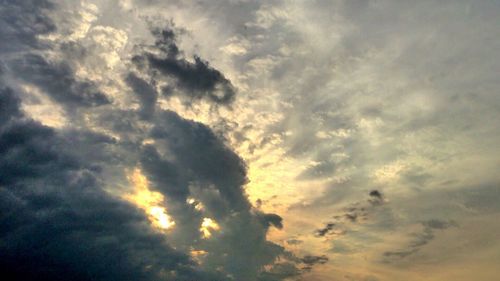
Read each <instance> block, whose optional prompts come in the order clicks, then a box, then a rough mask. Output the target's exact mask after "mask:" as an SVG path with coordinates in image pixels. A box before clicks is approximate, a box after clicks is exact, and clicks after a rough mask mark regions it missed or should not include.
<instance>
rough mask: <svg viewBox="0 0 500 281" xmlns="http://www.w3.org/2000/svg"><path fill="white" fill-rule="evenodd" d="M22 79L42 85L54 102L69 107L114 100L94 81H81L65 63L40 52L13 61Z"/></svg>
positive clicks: (102, 103)
mask: <svg viewBox="0 0 500 281" xmlns="http://www.w3.org/2000/svg"><path fill="white" fill-rule="evenodd" d="M12 68H13V70H14V71H15V73H16V75H18V76H19V77H20V78H21V79H23V80H24V81H26V82H27V83H31V84H34V85H36V86H37V87H39V88H41V89H42V90H43V91H45V92H46V94H47V95H48V96H50V97H51V98H53V99H54V100H55V101H57V102H60V103H62V104H64V105H67V106H69V107H75V106H77V107H78V106H84V107H89V106H99V105H105V104H109V103H110V102H111V101H110V100H109V98H108V97H107V96H106V95H105V94H104V93H102V92H101V91H100V90H99V89H98V87H97V86H96V85H95V84H94V83H93V82H91V81H78V80H77V79H76V77H75V75H74V71H73V70H72V69H71V67H70V66H69V65H68V64H66V63H64V62H51V61H49V60H47V59H46V58H44V57H42V56H41V55H36V54H27V55H25V56H23V57H22V58H21V59H18V60H15V61H14V62H12Z"/></svg>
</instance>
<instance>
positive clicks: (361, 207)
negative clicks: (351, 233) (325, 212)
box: [314, 189, 384, 237]
mask: <svg viewBox="0 0 500 281" xmlns="http://www.w3.org/2000/svg"><path fill="white" fill-rule="evenodd" d="M368 196H369V198H368V200H367V201H357V202H354V203H351V204H350V206H349V207H346V208H344V209H343V211H344V212H343V213H342V214H338V215H334V216H333V217H332V218H333V219H334V221H332V222H328V223H326V224H325V226H324V227H322V228H319V229H317V230H316V231H315V232H314V235H315V236H316V237H327V236H330V235H332V234H341V233H345V229H346V227H347V226H348V225H349V224H357V223H364V222H366V221H367V220H368V217H369V215H370V213H371V212H374V211H375V210H376V209H375V208H377V207H380V206H381V205H382V204H384V196H383V194H382V193H381V192H380V191H378V190H376V189H375V190H372V191H370V192H369V193H368ZM367 202H368V203H369V204H367ZM336 229H338V231H335V230H336Z"/></svg>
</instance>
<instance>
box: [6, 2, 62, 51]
mask: <svg viewBox="0 0 500 281" xmlns="http://www.w3.org/2000/svg"><path fill="white" fill-rule="evenodd" d="M54 6H55V5H54V4H53V3H52V2H51V1H48V0H3V1H2V2H0V38H1V40H2V42H3V43H2V44H1V46H0V53H11V52H19V51H21V50H26V49H31V48H37V49H38V48H41V47H43V44H42V43H41V42H40V41H39V40H38V38H37V36H38V35H43V34H49V33H51V32H54V31H55V30H56V26H55V24H54V22H53V21H52V20H51V19H50V17H49V15H48V13H49V12H50V11H51V10H52V9H53V8H54Z"/></svg>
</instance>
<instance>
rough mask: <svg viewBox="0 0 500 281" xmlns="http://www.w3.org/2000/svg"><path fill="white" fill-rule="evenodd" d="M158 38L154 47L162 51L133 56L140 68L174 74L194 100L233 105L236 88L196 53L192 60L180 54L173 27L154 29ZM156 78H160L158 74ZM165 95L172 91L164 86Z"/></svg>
mask: <svg viewBox="0 0 500 281" xmlns="http://www.w3.org/2000/svg"><path fill="white" fill-rule="evenodd" d="M152 32H153V35H155V37H156V42H155V46H156V47H157V49H159V50H160V51H161V52H162V54H161V55H157V54H154V53H151V52H145V53H144V54H140V55H138V56H136V57H134V59H133V61H134V62H135V64H136V65H137V66H138V67H139V68H148V69H149V71H152V72H153V75H155V74H156V73H158V74H161V75H164V76H167V77H172V78H174V79H175V83H176V86H177V87H178V88H179V90H180V91H174V93H176V92H179V93H181V94H183V95H185V96H186V97H187V98H189V99H191V100H200V99H208V100H209V101H212V102H214V103H216V104H224V105H228V104H230V103H231V102H232V101H233V100H234V97H235V94H236V92H235V89H234V87H233V85H232V84H231V82H230V81H229V80H228V79H227V78H226V77H225V76H224V75H223V74H222V73H221V72H220V71H218V70H216V69H214V68H212V67H211V66H209V65H208V62H206V61H203V60H202V59H201V58H200V57H198V56H195V57H194V62H190V61H188V60H186V59H185V58H183V57H182V56H181V52H180V50H179V48H178V46H177V43H176V35H175V33H174V32H173V30H171V29H168V28H165V29H153V31H152ZM155 77H156V78H157V79H161V78H160V77H159V76H158V75H155ZM165 89H166V90H167V91H164V94H167V95H170V94H172V90H171V88H165Z"/></svg>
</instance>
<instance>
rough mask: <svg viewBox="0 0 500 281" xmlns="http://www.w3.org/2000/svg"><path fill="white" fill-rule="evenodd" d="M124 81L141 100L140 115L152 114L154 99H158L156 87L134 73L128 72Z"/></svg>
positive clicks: (143, 116) (147, 117) (144, 116)
mask: <svg viewBox="0 0 500 281" xmlns="http://www.w3.org/2000/svg"><path fill="white" fill-rule="evenodd" d="M125 81H126V82H127V83H128V85H129V86H130V87H131V88H132V90H133V91H134V93H135V94H136V95H137V97H138V98H139V101H140V102H141V111H140V115H141V116H142V118H145V119H149V118H151V116H152V115H153V114H154V111H155V107H156V101H157V99H158V93H157V92H156V89H155V88H154V87H153V86H152V85H150V84H149V83H148V82H146V81H144V80H143V79H142V78H140V77H138V76H137V75H135V74H134V73H129V74H128V75H127V77H126V79H125Z"/></svg>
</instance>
